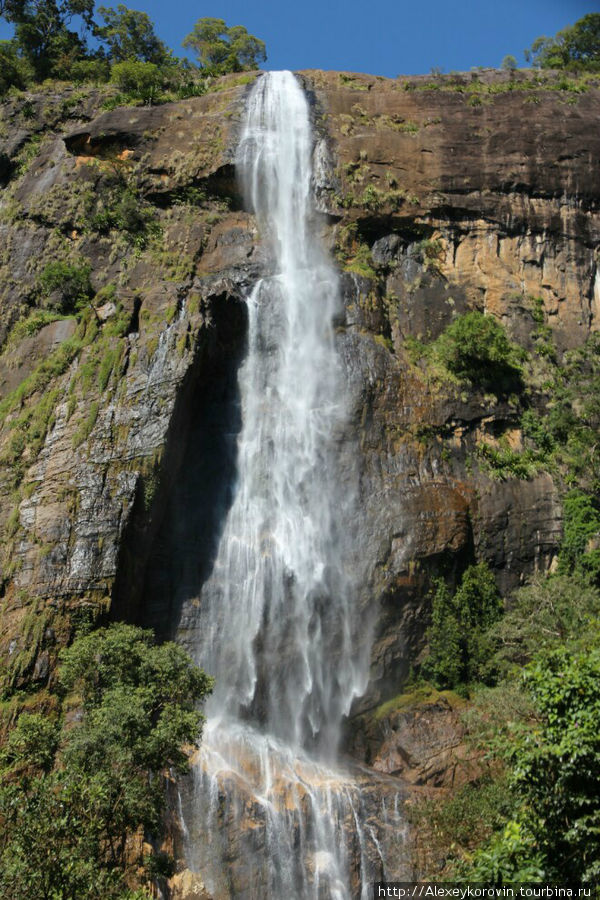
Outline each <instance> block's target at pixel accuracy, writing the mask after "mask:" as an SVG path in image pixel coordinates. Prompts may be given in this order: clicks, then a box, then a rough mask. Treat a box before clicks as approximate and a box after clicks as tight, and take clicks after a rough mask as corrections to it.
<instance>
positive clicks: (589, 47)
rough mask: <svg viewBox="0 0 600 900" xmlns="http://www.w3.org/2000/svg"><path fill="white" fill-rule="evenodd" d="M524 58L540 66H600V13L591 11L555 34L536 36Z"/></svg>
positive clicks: (564, 67)
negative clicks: (551, 35) (552, 35)
mask: <svg viewBox="0 0 600 900" xmlns="http://www.w3.org/2000/svg"><path fill="white" fill-rule="evenodd" d="M525 59H526V60H527V61H528V62H531V64H532V66H535V67H536V68H541V69H589V70H591V71H596V70H598V69H600V13H588V14H587V15H586V16H583V18H581V19H579V20H578V21H577V22H575V24H574V25H568V26H567V27H566V28H563V29H561V31H559V32H557V34H556V35H555V36H554V37H546V36H545V35H542V36H541V37H538V38H536V40H535V41H534V42H533V44H532V45H531V47H530V48H529V49H528V50H526V51H525Z"/></svg>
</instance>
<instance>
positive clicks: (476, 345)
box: [433, 310, 523, 393]
mask: <svg viewBox="0 0 600 900" xmlns="http://www.w3.org/2000/svg"><path fill="white" fill-rule="evenodd" d="M433 351H434V353H435V356H436V357H437V358H438V360H439V361H440V362H441V363H442V364H443V365H444V366H445V367H446V368H447V369H448V370H449V371H450V372H451V373H452V374H453V375H455V376H456V377H457V378H460V379H466V380H468V381H470V382H471V383H472V384H473V385H476V386H480V387H482V388H486V389H489V390H493V391H495V392H506V393H511V392H513V391H519V390H521V389H522V387H523V383H522V373H521V367H520V361H521V360H522V357H523V352H522V351H521V350H520V348H519V347H517V346H516V345H515V344H513V343H512V342H511V341H510V340H509V338H508V335H507V334H506V332H505V330H504V328H503V327H502V325H501V324H500V323H499V322H498V321H497V320H496V319H494V318H493V316H485V315H484V314H483V313H481V312H479V311H477V310H474V311H473V312H469V313H466V314H465V315H463V316H457V317H456V319H455V320H454V321H453V322H452V323H451V324H450V325H449V326H448V327H447V328H446V330H445V331H444V332H443V334H441V335H440V336H439V338H438V339H437V340H436V341H435V343H434V345H433Z"/></svg>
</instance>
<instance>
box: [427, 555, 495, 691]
mask: <svg viewBox="0 0 600 900" xmlns="http://www.w3.org/2000/svg"><path fill="white" fill-rule="evenodd" d="M501 615H502V600H501V598H500V594H499V593H498V588H497V587H496V582H495V579H494V575H493V573H492V572H491V571H490V569H489V567H488V566H487V564H486V563H478V564H477V565H474V566H469V568H468V569H466V570H465V572H464V573H463V576H462V579H461V582H460V585H459V587H458V588H457V590H456V591H455V593H454V594H451V592H450V590H449V589H448V587H447V585H446V584H445V583H444V582H443V581H442V580H441V579H440V580H439V581H438V583H437V585H436V590H435V593H434V596H433V603H432V613H431V628H430V630H429V633H428V638H429V658H428V660H427V663H426V665H425V671H426V672H427V674H429V673H431V676H432V677H433V679H434V680H435V681H436V683H437V684H438V685H439V686H440V687H449V688H454V687H457V686H458V685H459V684H465V683H467V682H469V681H472V680H473V679H474V678H476V677H478V676H481V674H482V670H483V667H484V666H485V664H486V662H487V660H488V659H489V657H490V655H491V643H490V639H489V638H488V637H487V635H486V631H487V630H488V629H489V627H490V626H491V625H493V624H494V623H495V622H497V621H498V619H499V618H500V617H501Z"/></svg>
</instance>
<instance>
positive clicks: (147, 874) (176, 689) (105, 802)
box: [0, 624, 212, 900]
mask: <svg viewBox="0 0 600 900" xmlns="http://www.w3.org/2000/svg"><path fill="white" fill-rule="evenodd" d="M211 687H212V681H211V679H210V678H208V677H207V676H206V675H205V674H204V673H203V672H202V671H201V670H199V669H198V668H196V667H195V666H194V664H193V663H192V661H191V660H190V658H189V657H188V656H187V655H186V653H185V652H184V651H183V650H182V649H181V648H180V647H177V646H175V645H174V644H170V643H169V644H163V645H161V646H157V645H156V644H154V642H153V640H152V634H151V632H149V631H144V630H142V629H140V628H135V627H133V626H130V625H124V624H115V625H111V626H109V627H108V628H101V629H98V630H96V631H94V632H93V633H91V634H87V635H85V636H82V637H79V638H77V639H76V640H75V641H74V643H73V644H72V646H71V647H70V648H68V649H67V650H64V651H63V652H62V654H61V666H60V669H59V684H58V686H57V689H56V691H57V699H58V701H59V703H58V707H57V709H56V711H55V713H54V714H53V715H52V716H44V715H41V714H39V713H36V712H23V713H21V715H20V716H19V718H18V719H17V721H16V724H15V727H14V729H13V730H12V732H11V733H10V736H9V738H8V741H7V743H6V745H5V747H4V749H3V750H2V753H1V756H0V893H2V896H5V897H11V898H12V900H29V898H31V897H52V898H55V900H69V898H73V897H77V898H78V900H79V898H81V900H100V898H102V900H110V898H114V900H142V898H147V897H149V896H150V893H149V890H146V889H145V888H149V882H150V879H151V877H152V876H153V875H154V874H155V873H156V872H157V870H158V871H162V872H163V873H166V874H170V873H171V872H172V871H173V868H172V861H171V860H170V859H169V858H168V857H167V856H166V855H164V854H161V855H153V856H151V857H150V858H148V857H145V858H144V857H143V856H142V853H141V849H140V850H137V851H135V846H136V845H135V844H132V843H131V841H132V839H133V838H134V837H135V836H136V835H138V837H141V836H142V835H145V836H146V838H149V837H152V836H154V837H159V836H160V834H161V829H162V812H163V809H164V783H163V780H162V778H161V774H162V772H163V771H164V770H166V769H167V768H168V769H170V770H171V771H175V772H179V773H181V772H185V771H186V769H187V766H188V757H187V754H186V753H185V752H184V745H186V744H193V743H196V742H197V741H198V739H199V736H200V732H201V725H202V715H201V713H200V712H198V709H197V704H198V702H199V701H201V700H202V699H203V698H204V697H205V696H206V695H207V693H209V692H210V690H211ZM138 846H139V847H141V841H139V840H138Z"/></svg>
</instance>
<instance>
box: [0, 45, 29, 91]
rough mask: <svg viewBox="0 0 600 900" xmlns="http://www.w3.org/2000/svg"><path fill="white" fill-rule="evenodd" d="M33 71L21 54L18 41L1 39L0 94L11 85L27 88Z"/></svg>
mask: <svg viewBox="0 0 600 900" xmlns="http://www.w3.org/2000/svg"><path fill="white" fill-rule="evenodd" d="M32 74H33V72H32V70H31V68H30V66H29V65H28V63H27V60H24V59H23V58H22V57H21V56H20V55H19V47H18V45H17V42H16V41H14V40H12V41H0V96H2V94H5V93H6V91H7V90H8V89H9V88H10V87H17V88H21V89H23V88H25V87H26V86H27V84H28V82H29V80H30V78H31V76H32Z"/></svg>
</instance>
